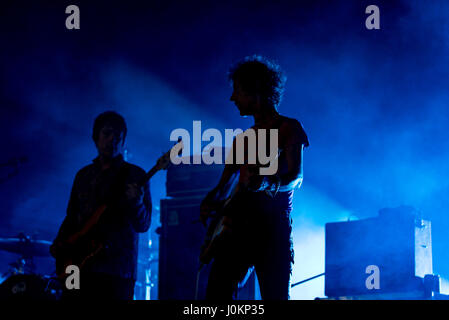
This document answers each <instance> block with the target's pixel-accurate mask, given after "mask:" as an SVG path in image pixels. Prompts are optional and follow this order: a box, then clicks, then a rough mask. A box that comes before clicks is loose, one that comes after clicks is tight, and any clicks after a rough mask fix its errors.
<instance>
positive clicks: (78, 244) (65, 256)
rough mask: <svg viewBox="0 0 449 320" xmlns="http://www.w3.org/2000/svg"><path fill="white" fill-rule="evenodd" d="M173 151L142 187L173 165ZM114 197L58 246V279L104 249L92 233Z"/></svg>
mask: <svg viewBox="0 0 449 320" xmlns="http://www.w3.org/2000/svg"><path fill="white" fill-rule="evenodd" d="M182 143H183V142H182V141H178V143H177V144H176V145H175V146H174V147H173V148H172V149H174V148H175V147H179V150H180V151H179V152H181V151H182V148H183V145H182ZM172 149H170V150H169V151H167V152H166V153H165V154H163V155H162V156H161V157H160V158H159V159H158V160H157V162H156V164H155V165H154V166H153V167H152V168H151V170H150V171H148V172H147V173H146V174H145V176H144V178H143V179H142V180H141V181H140V183H139V186H140V187H142V186H144V185H145V183H147V182H148V181H149V180H150V179H151V178H152V177H153V176H154V175H155V174H156V173H157V172H158V171H160V170H166V169H167V168H168V166H169V165H170V163H171V162H170V153H171V150H172ZM178 154H179V153H178ZM114 196H117V192H116V191H115V193H114V191H113V193H111V195H110V197H109V200H110V201H106V202H105V203H103V204H102V205H101V206H99V207H98V208H97V209H96V210H95V211H94V213H93V214H92V215H91V217H90V218H89V219H88V220H87V221H86V223H85V224H84V225H83V226H82V227H81V229H79V230H78V231H77V232H75V233H73V234H72V235H70V236H69V237H67V239H65V241H63V242H62V243H60V244H59V245H58V249H57V251H58V252H59V253H58V254H57V255H56V275H57V276H58V278H60V279H64V278H65V277H66V276H67V275H66V273H65V271H66V268H67V266H69V265H76V266H77V267H78V268H79V269H81V268H82V267H84V266H85V264H86V263H87V262H88V261H89V260H90V259H91V258H92V257H94V256H95V255H97V254H98V253H99V252H100V251H101V250H102V249H103V248H104V243H103V242H101V241H98V240H95V239H93V238H92V237H90V232H91V230H92V229H93V228H94V227H95V226H96V225H97V224H98V221H99V220H100V218H101V217H102V216H103V214H104V212H105V211H106V210H107V209H108V208H109V206H110V205H111V202H112V201H113V199H114Z"/></svg>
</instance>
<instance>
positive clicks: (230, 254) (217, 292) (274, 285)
mask: <svg viewBox="0 0 449 320" xmlns="http://www.w3.org/2000/svg"><path fill="white" fill-rule="evenodd" d="M250 203H254V202H250ZM262 204H263V206H258V207H257V208H248V207H241V206H240V209H237V208H236V209H235V210H238V211H235V212H236V214H235V215H234V218H233V221H235V223H234V226H233V229H232V234H230V235H228V236H227V238H223V239H221V240H222V242H221V243H220V247H219V249H218V250H217V253H216V256H215V258H214V260H213V262H212V266H211V271H210V274H209V280H208V284H207V289H206V300H215V301H223V300H225V301H227V300H233V299H235V298H236V292H237V289H238V284H239V283H240V282H241V281H242V280H243V279H244V278H245V276H246V274H247V272H248V269H249V268H250V267H252V266H254V269H255V271H256V274H257V278H258V279H259V287H260V292H261V296H262V299H263V300H288V299H289V292H290V276H291V270H292V263H293V243H292V239H291V230H292V221H291V218H290V213H289V212H283V211H282V210H279V209H278V208H276V203H271V202H269V201H268V202H267V203H262ZM242 209H243V210H244V211H246V212H244V213H242ZM251 210H255V211H256V212H255V213H256V214H255V215H254V214H253V215H251V214H248V212H250V211H251ZM239 213H240V217H244V215H245V214H248V215H247V216H246V217H247V218H248V219H240V218H239V217H236V216H237V214H239ZM235 224H237V226H236V225H235Z"/></svg>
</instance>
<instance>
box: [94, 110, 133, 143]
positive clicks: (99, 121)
mask: <svg viewBox="0 0 449 320" xmlns="http://www.w3.org/2000/svg"><path fill="white" fill-rule="evenodd" d="M105 125H110V126H111V127H113V128H114V129H117V130H119V131H120V132H123V142H125V138H126V133H127V131H128V130H127V128H126V122H125V119H124V118H123V117H122V116H121V115H120V114H118V113H117V112H115V111H105V112H103V113H101V114H99V115H98V116H97V117H96V118H95V121H94V128H93V132H92V139H93V140H94V141H95V142H96V141H97V140H98V137H99V135H100V131H101V129H102V128H103V127H104V126H105Z"/></svg>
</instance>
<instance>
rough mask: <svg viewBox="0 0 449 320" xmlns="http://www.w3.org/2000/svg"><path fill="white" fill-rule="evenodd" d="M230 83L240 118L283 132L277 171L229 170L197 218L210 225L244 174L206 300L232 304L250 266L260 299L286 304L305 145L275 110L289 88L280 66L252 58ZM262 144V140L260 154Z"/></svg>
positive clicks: (293, 124)
mask: <svg viewBox="0 0 449 320" xmlns="http://www.w3.org/2000/svg"><path fill="white" fill-rule="evenodd" d="M229 79H230V80H231V82H232V84H233V93H232V96H231V101H233V102H234V103H235V105H236V106H237V108H238V110H239V111H240V115H241V116H252V117H253V118H254V122H255V123H254V126H253V127H252V128H253V129H254V130H256V131H257V130H258V129H278V148H279V149H278V154H279V157H278V158H277V160H278V170H277V172H276V174H274V175H268V176H261V175H260V174H259V167H260V166H259V165H258V164H256V165H254V164H253V165H251V164H248V163H245V164H243V165H238V164H227V165H226V166H225V169H224V171H223V174H222V177H221V179H220V181H219V183H218V185H217V187H216V188H214V189H213V190H212V191H211V192H210V193H209V194H208V195H207V197H206V198H205V199H204V200H203V202H202V205H201V213H200V218H201V220H202V221H203V222H204V223H206V221H207V219H208V218H209V216H210V214H211V212H212V211H214V210H216V201H215V198H216V196H217V194H219V193H220V191H221V190H222V189H223V188H224V187H225V186H226V185H229V183H228V182H229V181H230V179H231V178H232V177H233V176H234V174H235V173H237V172H238V173H239V174H240V175H239V180H238V190H239V191H238V192H237V193H236V194H235V196H234V197H233V198H232V200H231V201H230V202H229V204H228V205H227V206H226V207H225V209H224V213H223V214H224V219H223V225H224V227H223V232H222V233H221V234H220V237H218V239H217V240H216V244H217V246H216V247H215V248H216V249H215V251H213V252H214V255H213V262H212V267H211V272H210V276H209V281H208V286H207V292H206V299H209V300H231V299H233V298H235V293H236V291H237V287H238V284H239V282H241V281H242V280H243V279H244V278H245V276H246V274H247V272H248V270H249V268H250V267H252V266H254V267H255V271H256V273H257V277H258V279H259V286H260V290H261V295H262V299H265V300H267V299H289V287H290V276H291V271H292V263H293V243H292V238H291V232H292V219H291V216H290V213H291V211H292V198H293V191H294V189H295V188H297V187H299V186H300V185H301V183H302V177H303V171H302V159H303V149H304V147H307V146H308V145H309V142H308V138H307V135H306V133H305V132H304V130H303V128H302V126H301V124H300V122H298V121H297V120H295V119H292V118H288V117H285V116H282V115H280V114H279V113H278V111H277V107H278V105H279V103H280V101H281V97H282V94H283V91H284V83H285V77H284V76H283V75H282V73H281V71H280V69H279V67H278V66H277V65H275V64H274V63H272V62H270V61H268V60H266V59H264V58H262V57H260V56H251V57H247V58H245V59H244V60H243V61H241V62H239V63H238V64H237V65H236V66H234V67H233V68H231V70H230V73H229ZM267 136H268V134H267ZM260 145H261V141H257V147H259V146H260ZM233 148H236V144H235V140H234V147H233ZM234 155H235V152H234ZM234 163H236V162H234ZM206 262H207V261H206Z"/></svg>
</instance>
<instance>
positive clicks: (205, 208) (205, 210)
mask: <svg viewBox="0 0 449 320" xmlns="http://www.w3.org/2000/svg"><path fill="white" fill-rule="evenodd" d="M238 170H239V166H238V165H234V164H226V165H225V168H224V170H223V173H222V174H221V177H220V180H219V181H218V184H217V186H216V187H215V188H213V189H212V190H211V191H210V192H209V193H208V194H207V195H206V197H205V198H204V199H203V201H202V202H201V207H200V220H201V221H202V222H203V224H206V221H207V218H208V215H209V213H210V211H211V210H212V202H213V200H214V198H215V196H216V194H217V192H218V191H219V190H221V189H223V187H224V186H225V185H226V184H227V182H228V181H229V179H231V177H232V176H233V174H234V173H235V172H236V171H238Z"/></svg>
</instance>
